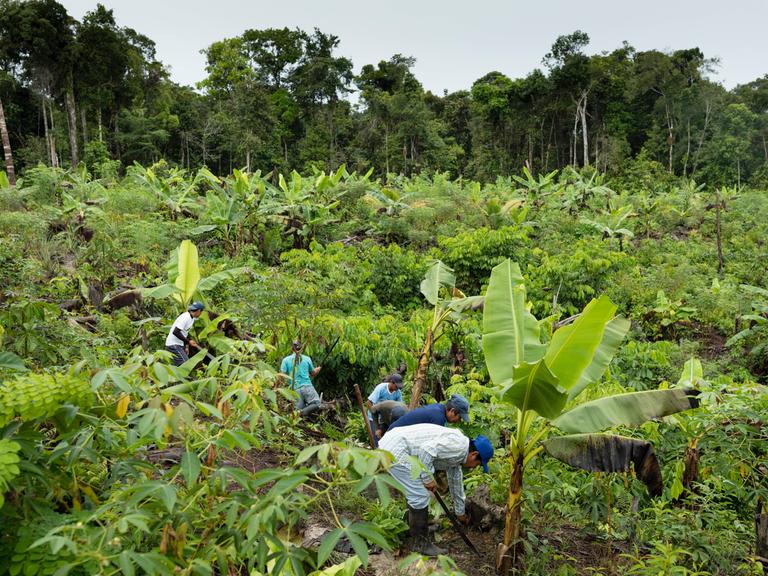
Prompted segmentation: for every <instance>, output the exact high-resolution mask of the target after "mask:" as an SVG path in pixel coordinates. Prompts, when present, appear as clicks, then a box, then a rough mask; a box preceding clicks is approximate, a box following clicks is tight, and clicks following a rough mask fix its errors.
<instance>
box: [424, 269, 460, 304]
mask: <svg viewBox="0 0 768 576" xmlns="http://www.w3.org/2000/svg"><path fill="white" fill-rule="evenodd" d="M454 284H456V275H455V274H454V273H453V270H452V269H451V268H450V267H448V266H446V265H445V264H444V263H443V262H441V261H440V260H435V261H434V262H433V263H432V266H430V267H429V270H427V273H426V275H425V276H424V280H422V281H421V286H420V288H421V293H422V294H424V297H425V298H426V299H427V302H429V303H430V304H432V306H434V305H435V304H437V300H438V298H439V296H440V287H441V286H445V287H447V288H452V287H453V286H454Z"/></svg>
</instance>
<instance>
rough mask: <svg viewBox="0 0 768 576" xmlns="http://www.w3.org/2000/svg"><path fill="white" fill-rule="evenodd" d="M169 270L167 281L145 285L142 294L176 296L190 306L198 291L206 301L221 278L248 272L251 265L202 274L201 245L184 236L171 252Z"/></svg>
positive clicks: (161, 296) (185, 305)
mask: <svg viewBox="0 0 768 576" xmlns="http://www.w3.org/2000/svg"><path fill="white" fill-rule="evenodd" d="M167 270H168V282H167V283H166V284H161V285H160V286H155V287H153V288H145V289H144V290H142V294H143V295H144V297H146V298H173V299H174V300H176V302H178V303H179V304H180V305H181V307H182V308H183V309H185V310H186V308H187V306H189V303H190V302H192V299H193V298H194V297H195V296H196V295H198V296H199V297H200V298H201V299H202V300H203V301H205V294H206V293H207V292H210V291H211V290H213V289H214V288H215V287H216V286H217V285H218V284H219V283H220V282H223V281H224V280H231V279H233V278H235V277H237V276H239V275H241V274H245V273H246V272H248V271H249V270H250V268H248V267H247V266H244V267H241V268H230V269H228V270H222V271H220V272H216V273H215V274H211V275H210V276H206V277H205V278H201V277H200V266H199V263H198V253H197V246H195V245H194V244H193V243H192V242H191V241H190V240H184V241H182V243H181V244H179V247H178V248H177V249H176V250H174V251H173V252H172V253H171V258H170V261H169V263H168V266H167Z"/></svg>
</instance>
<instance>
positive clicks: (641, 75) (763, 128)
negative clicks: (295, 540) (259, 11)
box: [0, 0, 768, 185]
mask: <svg viewBox="0 0 768 576" xmlns="http://www.w3.org/2000/svg"><path fill="white" fill-rule="evenodd" d="M0 12H1V13H2V14H3V18H2V19H1V20H0V100H1V101H2V104H3V108H0V110H4V112H5V125H6V126H7V132H8V142H5V141H4V144H5V145H6V149H5V154H6V162H10V161H9V160H8V158H9V155H10V153H11V152H10V151H9V149H8V146H10V150H12V154H13V159H14V161H15V166H16V169H17V170H18V169H23V168H24V167H28V166H34V165H35V164H37V163H38V162H43V163H45V164H47V165H52V166H59V165H60V166H70V165H71V166H76V165H77V164H78V162H79V161H81V160H82V161H84V162H85V163H86V164H87V165H88V167H89V168H90V169H96V170H101V171H104V170H114V169H116V167H121V168H124V167H127V166H130V165H131V164H133V163H134V162H138V163H141V164H148V163H152V162H155V161H157V160H159V159H160V158H164V159H165V160H167V161H168V162H171V163H173V164H175V165H178V166H182V167H186V168H188V169H197V168H199V167H201V166H207V167H208V168H209V169H211V170H212V171H213V172H214V173H218V174H226V173H229V172H231V171H232V169H233V168H242V167H246V168H247V169H248V170H255V169H261V170H262V171H270V170H274V169H276V170H279V171H283V172H286V171H290V170H293V169H295V170H298V171H300V172H304V171H307V170H311V169H313V168H317V169H321V170H335V169H336V168H338V166H340V165H341V164H345V165H346V166H347V167H348V168H349V169H356V170H358V171H362V172H365V171H367V169H368V168H369V167H371V166H374V167H375V170H376V174H388V173H398V174H404V175H412V174H416V173H420V172H425V171H426V172H429V173H435V172H447V173H449V174H450V175H451V176H452V177H457V176H462V177H465V178H470V179H474V180H478V181H481V182H488V181H493V180H494V179H495V178H496V176H498V175H509V174H511V173H516V172H518V171H519V169H520V167H521V166H524V165H525V166H527V167H528V169H529V170H530V171H531V172H534V173H535V172H539V171H541V172H545V173H546V172H549V171H551V170H554V169H560V168H563V167H565V166H573V167H583V166H588V165H591V166H596V167H597V168H598V169H599V170H601V171H618V170H621V169H622V166H623V162H624V161H625V160H626V159H629V158H637V157H643V158H647V159H648V160H653V161H656V162H659V163H661V164H662V165H663V166H664V167H665V168H666V169H667V170H668V171H669V172H670V173H674V174H676V175H680V176H686V177H689V178H695V179H696V180H697V181H701V182H707V183H711V184H713V185H721V184H724V183H726V184H731V183H733V184H741V183H746V182H752V183H753V184H760V183H764V182H766V181H768V168H766V162H768V145H767V144H766V135H767V134H768V116H767V114H768V77H763V78H758V79H756V80H755V81H753V82H750V83H748V84H745V85H741V86H737V87H736V88H734V89H733V90H731V91H728V90H726V89H725V88H723V87H722V86H721V85H719V84H717V83H715V82H712V81H711V80H710V79H708V77H707V75H708V74H709V73H710V72H712V71H713V70H714V69H715V67H716V66H717V62H716V61H715V60H713V59H711V58H707V57H706V55H705V54H703V53H702V52H701V50H699V49H698V48H696V47H691V48H689V49H685V50H676V51H674V52H671V53H664V52H662V51H658V50H649V51H637V50H635V49H634V48H633V47H632V46H631V44H629V43H626V42H625V43H624V44H623V45H622V46H619V47H617V48H616V49H615V50H613V51H612V52H609V53H602V54H593V55H590V54H589V36H588V35H587V34H585V33H583V32H580V31H576V32H574V33H572V34H569V35H566V36H561V37H559V38H557V39H555V40H554V43H553V45H552V48H551V51H550V52H549V53H547V54H545V55H542V56H543V58H542V65H543V67H542V69H536V70H533V71H531V72H530V74H528V75H527V76H526V77H524V78H516V79H512V78H508V77H507V76H505V75H503V74H501V73H499V72H494V71H488V73H487V74H486V75H485V76H483V77H482V78H479V79H477V80H476V81H475V82H474V84H473V85H472V86H468V87H467V89H466V90H460V91H457V92H454V93H450V94H449V93H446V94H441V95H440V94H432V93H431V92H428V91H425V90H424V88H423V87H422V85H421V84H420V82H419V80H418V79H417V78H416V77H415V76H414V74H413V72H412V68H413V65H414V62H415V60H414V58H412V57H411V56H403V55H400V54H395V55H393V56H392V57H391V58H390V59H389V60H386V61H381V62H379V63H377V64H373V63H370V64H369V63H366V64H365V65H363V66H362V68H361V70H360V73H359V74H357V75H355V74H354V72H353V62H352V61H351V60H350V59H349V58H347V57H345V56H343V55H342V54H339V50H338V46H339V41H340V39H339V38H338V37H336V36H334V35H332V34H327V33H325V32H323V31H321V30H317V29H315V30H312V31H305V30H298V29H295V30H291V29H288V28H283V29H264V30H259V29H249V30H246V31H245V32H243V33H242V35H240V36H237V37H235V38H225V39H222V40H220V41H218V42H215V43H214V44H212V45H210V46H209V47H208V48H206V50H205V56H206V61H207V65H206V70H205V78H204V79H202V80H201V81H200V82H199V83H198V85H197V86H196V87H189V86H179V85H178V84H175V83H174V82H172V81H171V80H170V78H169V73H168V70H167V68H166V67H165V66H164V65H163V63H162V62H160V61H158V60H157V56H156V53H155V45H154V42H153V41H152V39H150V38H147V37H146V36H144V35H142V34H141V33H140V31H135V30H132V29H129V28H125V27H121V26H120V25H119V23H118V22H116V21H115V17H114V15H113V13H112V11H111V10H108V9H106V8H105V7H103V6H101V5H97V7H96V8H95V9H94V10H93V11H91V12H89V13H87V14H86V15H85V16H84V17H83V20H82V22H80V21H77V20H75V19H73V18H72V17H71V16H70V15H69V14H67V12H66V10H65V8H64V7H63V6H62V5H60V4H58V3H57V2H56V1H55V0H33V1H27V2H17V1H15V0H2V2H0ZM357 64H359V63H357ZM201 76H202V73H201ZM353 102H354V103H353ZM1 119H2V114H0V120H1ZM0 124H1V122H0ZM108 161H114V162H119V164H113V163H109V162H108ZM9 166H10V164H9Z"/></svg>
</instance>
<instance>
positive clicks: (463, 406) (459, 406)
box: [445, 394, 469, 422]
mask: <svg viewBox="0 0 768 576" xmlns="http://www.w3.org/2000/svg"><path fill="white" fill-rule="evenodd" d="M445 404H446V406H445V407H446V408H453V409H454V410H455V411H456V412H457V413H458V414H459V416H461V419H462V420H464V422H469V400H467V399H466V398H464V396H462V395H461V394H454V395H453V396H451V398H450V400H448V402H446V403H445Z"/></svg>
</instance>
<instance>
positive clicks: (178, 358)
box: [165, 346, 189, 366]
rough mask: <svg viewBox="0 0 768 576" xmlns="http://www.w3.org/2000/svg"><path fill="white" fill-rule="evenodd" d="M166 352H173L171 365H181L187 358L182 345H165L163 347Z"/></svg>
mask: <svg viewBox="0 0 768 576" xmlns="http://www.w3.org/2000/svg"><path fill="white" fill-rule="evenodd" d="M165 349H166V350H168V352H171V353H173V365H174V366H181V365H182V364H184V362H186V361H187V360H189V356H187V351H186V350H185V349H184V346H166V347H165Z"/></svg>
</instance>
